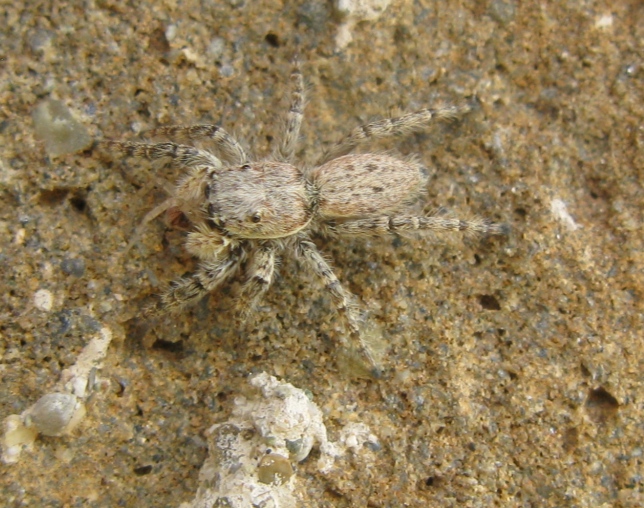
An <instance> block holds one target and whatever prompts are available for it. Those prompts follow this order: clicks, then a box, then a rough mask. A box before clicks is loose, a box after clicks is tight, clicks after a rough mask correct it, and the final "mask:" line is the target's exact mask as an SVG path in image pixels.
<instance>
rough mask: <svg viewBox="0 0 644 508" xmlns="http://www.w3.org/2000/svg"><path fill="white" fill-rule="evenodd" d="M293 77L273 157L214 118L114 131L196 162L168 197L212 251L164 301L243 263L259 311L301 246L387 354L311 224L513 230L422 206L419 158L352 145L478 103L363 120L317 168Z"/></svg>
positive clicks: (131, 148) (198, 289) (171, 305)
mask: <svg viewBox="0 0 644 508" xmlns="http://www.w3.org/2000/svg"><path fill="white" fill-rule="evenodd" d="M292 82H293V83H294V86H293V91H292V100H291V107H290V109H289V112H288V115H287V120H286V128H285V131H284V133H283V135H282V137H281V141H280V143H279V146H278V148H277V149H276V151H275V153H274V155H273V157H272V158H271V159H270V160H264V161H253V160H252V159H251V158H250V157H248V156H247V155H246V152H245V150H244V149H243V148H242V146H241V145H240V143H239V142H237V141H236V140H235V139H234V138H233V137H232V136H230V135H229V134H228V133H227V132H226V131H224V130H223V129H222V128H220V127H217V126H214V125H195V126H186V127H182V126H178V127H162V128H159V129H155V130H154V131H152V132H150V133H149V134H150V136H154V137H160V136H162V137H165V138H168V139H171V140H173V141H170V142H163V143H137V142H119V141H106V142H105V145H106V147H107V148H108V149H109V150H110V151H112V152H114V153H117V154H121V155H123V156H131V157H138V158H143V159H147V160H150V161H159V160H165V161H168V162H169V164H170V165H171V166H173V167H176V168H180V169H186V170H187V174H186V175H185V176H184V177H183V178H182V179H181V180H180V181H179V183H178V184H177V187H176V189H175V191H174V194H173V196H172V197H171V198H170V199H168V201H167V202H166V203H165V204H164V205H162V207H161V208H163V209H172V210H176V211H177V213H179V214H181V215H182V216H184V217H185V218H187V222H188V224H189V225H190V231H189V233H188V235H187V239H186V249H187V250H188V251H189V252H190V253H191V254H193V255H195V256H196V257H198V258H199V259H200V263H199V266H198V268H197V269H196V270H195V271H194V272H193V273H192V274H191V275H189V276H187V277H183V278H180V279H177V280H176V281H174V282H173V283H172V284H171V285H170V287H169V288H168V289H167V290H166V291H165V292H164V293H163V294H162V295H161V298H160V300H159V302H158V304H157V305H156V306H155V307H154V312H162V311H166V310H170V311H173V310H178V309H181V308H183V307H185V306H186V305H188V304H191V303H193V302H195V301H197V300H199V299H200V298H202V297H203V296H204V295H205V294H206V293H208V292H210V291H212V290H213V289H215V288H216V287H217V286H219V285H220V284H221V283H222V282H224V281H225V280H226V279H227V278H228V277H230V276H232V275H234V274H235V273H236V272H237V271H238V270H239V269H240V267H241V266H242V264H243V265H244V267H245V270H246V277H245V282H244V283H243V285H242V290H241V295H240V304H241V306H242V307H243V309H246V311H249V310H251V309H252V308H253V307H254V305H255V304H256V302H257V300H258V299H259V298H260V297H261V295H262V294H263V293H264V291H266V289H268V287H269V285H270V284H271V282H272V280H273V276H274V272H275V266H276V262H277V258H278V255H279V253H280V252H281V251H282V250H284V249H287V248H289V249H291V250H294V252H295V254H296V255H297V256H298V257H299V258H300V259H301V260H302V261H303V262H304V264H305V265H306V266H308V267H309V268H310V269H311V270H313V272H315V273H316V274H317V275H318V277H319V278H320V279H321V281H322V282H323V284H324V287H325V288H326V289H327V291H328V292H329V294H330V295H331V298H332V299H333V302H334V304H335V306H336V308H337V310H338V312H339V313H340V315H341V316H342V317H343V318H344V320H345V323H346V325H347V328H348V331H349V332H350V334H351V335H352V336H353V337H355V338H356V339H357V340H358V344H359V345H360V351H361V353H362V354H363V355H364V356H365V357H366V358H367V359H368V360H369V361H370V362H371V364H372V365H375V360H374V357H373V354H372V351H371V349H370V347H369V345H368V343H367V342H366V341H365V340H364V337H363V336H362V334H361V325H362V322H361V321H362V316H363V313H362V312H361V310H360V307H359V306H358V305H357V304H356V302H355V299H354V298H353V296H352V295H351V294H350V293H349V292H348V291H347V290H346V289H344V287H343V286H342V285H341V284H340V282H339V281H338V279H337V277H336V276H335V274H334V273H333V271H332V270H331V267H330V266H329V264H328V263H327V261H326V260H325V259H324V257H323V256H322V255H321V254H320V252H319V251H318V249H317V248H316V246H315V245H314V244H313V243H312V242H311V240H310V235H311V234H313V233H317V234H323V235H327V236H329V235H330V236H347V235H353V236H356V235H362V236H365V235H371V236H380V235H386V234H401V233H405V232H410V231H418V232H421V231H423V230H425V231H428V230H433V231H437V230H456V231H464V232H466V233H479V234H501V233H503V232H504V231H505V227H504V226H503V225H501V224H495V223H492V222H490V221H488V220H485V219H479V218H475V219H467V220H464V219H456V218H449V217H444V216H426V215H421V216H417V215H413V214H411V213H410V212H409V206H408V205H409V204H410V202H412V201H414V200H415V199H416V198H417V197H418V196H419V195H420V193H421V192H422V191H423V189H424V186H425V183H426V177H425V175H424V172H423V170H422V167H421V166H420V164H419V163H418V162H417V161H416V160H415V159H413V158H407V159H401V158H397V157H393V156H391V155H388V154H384V153H364V154H350V153H349V152H351V151H352V150H353V149H354V148H356V147H358V146H359V145H363V144H365V143H368V142H371V141H374V140H378V139H383V138H387V137H393V136H400V135H404V134H408V133H410V132H414V131H418V130H422V129H425V128H427V127H428V126H429V125H431V124H432V123H433V122H434V121H435V120H440V119H450V118H454V117H456V116H458V115H460V114H463V113H465V112H467V111H468V110H469V106H467V105H461V106H443V107H439V108H435V109H423V110H420V111H416V112H414V113H409V114H407V115H403V116H401V117H398V118H389V119H385V120H380V121H376V122H373V123H370V124H366V125H363V126H360V127H357V128H355V129H354V130H353V131H352V132H351V133H349V134H348V135H347V136H346V137H345V138H343V139H342V140H341V141H339V142H338V143H336V144H335V145H333V146H332V148H331V149H330V150H329V151H328V152H327V153H326V154H325V155H324V157H323V158H322V160H320V161H318V164H317V165H314V166H313V168H312V169H301V168H299V167H298V166H296V165H295V164H294V162H293V159H294V154H295V148H296V143H297V139H298V136H299V131H300V126H301V123H302V117H303V102H304V98H303V89H304V87H303V80H302V75H301V73H300V71H299V68H298V67H297V66H296V67H295V69H294V71H293V74H292ZM196 141H210V142H211V143H212V149H213V151H212V152H210V151H207V150H204V149H200V148H196V147H195V146H192V145H191V144H194V143H195V142H196ZM182 143H185V144H182ZM157 212H158V209H155V212H154V213H155V214H157Z"/></svg>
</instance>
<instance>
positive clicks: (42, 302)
mask: <svg viewBox="0 0 644 508" xmlns="http://www.w3.org/2000/svg"><path fill="white" fill-rule="evenodd" d="M34 305H35V306H36V308H37V309H39V310H42V311H44V312H49V311H51V309H52V307H53V305H54V295H52V294H51V291H49V290H48V289H39V290H38V291H36V292H35V293H34Z"/></svg>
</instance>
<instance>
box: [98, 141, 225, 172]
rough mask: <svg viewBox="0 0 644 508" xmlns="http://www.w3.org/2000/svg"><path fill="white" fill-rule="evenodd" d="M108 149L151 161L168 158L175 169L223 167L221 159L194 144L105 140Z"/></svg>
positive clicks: (104, 144)
mask: <svg viewBox="0 0 644 508" xmlns="http://www.w3.org/2000/svg"><path fill="white" fill-rule="evenodd" d="M101 146H103V147H104V148H105V149H106V150H107V151H109V152H112V153H116V154H121V155H123V156H125V157H134V158H137V159H146V160H149V161H150V162H156V161H162V160H164V159H167V160H169V161H170V165H171V166H172V167H173V168H175V169H186V168H192V167H194V166H211V167H214V168H221V167H222V164H221V161H220V160H219V159H218V158H217V157H215V156H214V155H213V154H211V153H209V152H207V151H205V150H200V149H199V148H195V147H194V146H188V145H180V144H177V143H172V142H165V143H137V142H132V141H111V140H108V141H103V142H101Z"/></svg>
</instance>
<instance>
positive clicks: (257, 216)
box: [250, 212, 262, 224]
mask: <svg viewBox="0 0 644 508" xmlns="http://www.w3.org/2000/svg"><path fill="white" fill-rule="evenodd" d="M250 220H252V221H253V222H254V223H255V224H257V223H258V222H262V216H261V215H260V214H259V212H256V213H254V214H253V215H251V217H250Z"/></svg>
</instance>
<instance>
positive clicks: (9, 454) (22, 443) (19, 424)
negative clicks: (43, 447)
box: [2, 415, 38, 464]
mask: <svg viewBox="0 0 644 508" xmlns="http://www.w3.org/2000/svg"><path fill="white" fill-rule="evenodd" d="M2 430H3V432H2V462H4V463H5V464H15V463H16V462H18V459H19V458H20V452H22V450H24V449H28V448H31V447H32V445H33V443H34V441H35V440H36V438H37V437H38V432H37V431H36V430H35V429H30V428H28V427H27V426H26V425H25V424H24V423H23V421H22V417H21V416H20V415H9V416H8V417H7V418H5V419H4V422H3V429H2Z"/></svg>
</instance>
